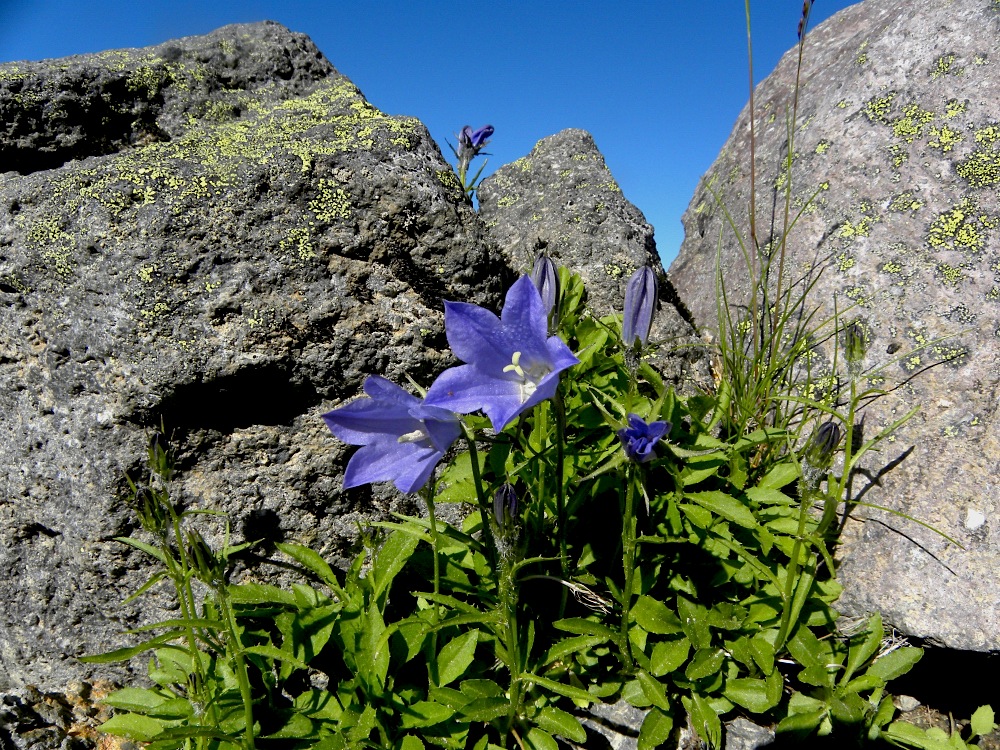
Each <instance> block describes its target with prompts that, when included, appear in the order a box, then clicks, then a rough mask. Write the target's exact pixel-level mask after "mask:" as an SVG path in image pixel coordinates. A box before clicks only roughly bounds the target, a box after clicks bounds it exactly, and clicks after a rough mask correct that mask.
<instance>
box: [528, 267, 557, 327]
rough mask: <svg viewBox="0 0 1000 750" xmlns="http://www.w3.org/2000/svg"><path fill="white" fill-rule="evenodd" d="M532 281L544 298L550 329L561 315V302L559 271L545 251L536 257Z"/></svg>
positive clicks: (543, 304) (543, 302) (543, 303)
mask: <svg viewBox="0 0 1000 750" xmlns="http://www.w3.org/2000/svg"><path fill="white" fill-rule="evenodd" d="M531 283H533V284H534V285H535V289H537V290H538V294H539V295H540V296H541V298H542V306H543V307H544V308H545V312H546V313H548V316H549V330H551V329H552V324H553V323H554V322H555V320H556V319H557V318H558V317H559V310H558V309H556V305H557V304H558V302H559V272H558V271H557V270H556V264H555V263H553V262H552V258H550V257H549V256H548V255H546V254H545V253H539V254H538V257H537V258H535V266H534V268H532V269H531Z"/></svg>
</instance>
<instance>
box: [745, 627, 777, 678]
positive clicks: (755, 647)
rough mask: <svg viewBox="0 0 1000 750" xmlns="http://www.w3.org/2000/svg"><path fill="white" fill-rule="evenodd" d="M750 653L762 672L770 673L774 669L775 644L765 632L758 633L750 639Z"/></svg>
mask: <svg viewBox="0 0 1000 750" xmlns="http://www.w3.org/2000/svg"><path fill="white" fill-rule="evenodd" d="M750 653H751V655H752V656H753V660H754V662H755V663H756V664H757V666H758V667H760V670H761V671H762V672H764V673H765V674H770V673H771V672H773V671H774V646H772V645H771V642H770V641H768V640H767V638H765V637H764V634H763V633H757V635H755V636H754V637H753V638H751V639H750Z"/></svg>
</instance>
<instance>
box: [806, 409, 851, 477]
mask: <svg viewBox="0 0 1000 750" xmlns="http://www.w3.org/2000/svg"><path fill="white" fill-rule="evenodd" d="M842 437H843V432H842V431H841V429H840V426H839V425H837V424H835V423H834V422H832V421H830V422H824V423H823V424H821V425H820V426H819V427H817V428H816V429H815V430H814V431H813V434H812V435H811V436H810V438H809V441H808V442H807V443H806V447H805V451H804V455H803V459H804V462H805V463H806V464H807V465H808V466H809V467H810V468H812V469H813V470H816V471H825V470H826V469H827V468H829V466H830V464H831V463H833V454H834V452H835V451H836V450H837V446H839V445H840V439H841V438H842Z"/></svg>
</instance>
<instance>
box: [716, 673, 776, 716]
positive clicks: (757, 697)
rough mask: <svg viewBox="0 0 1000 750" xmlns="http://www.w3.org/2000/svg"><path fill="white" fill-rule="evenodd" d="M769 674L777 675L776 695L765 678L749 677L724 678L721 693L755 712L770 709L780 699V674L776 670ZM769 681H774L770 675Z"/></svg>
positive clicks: (760, 712)
mask: <svg viewBox="0 0 1000 750" xmlns="http://www.w3.org/2000/svg"><path fill="white" fill-rule="evenodd" d="M771 674H772V675H775V676H777V680H778V682H777V684H778V686H779V687H778V691H777V695H775V691H774V690H773V689H772V688H771V686H770V685H769V684H768V682H767V681H766V680H759V679H754V678H751V677H742V678H738V679H735V680H726V686H725V689H724V690H723V691H722V694H723V695H724V696H726V697H727V698H728V699H729V700H731V701H732V702H733V703H737V704H739V705H741V706H743V708H746V709H749V710H750V711H752V712H753V713H755V714H762V713H764V712H766V711H770V710H771V709H772V708H774V707H775V706H777V705H778V702H779V701H780V700H781V687H780V686H781V675H780V674H778V673H777V672H772V673H771ZM771 682H774V677H771Z"/></svg>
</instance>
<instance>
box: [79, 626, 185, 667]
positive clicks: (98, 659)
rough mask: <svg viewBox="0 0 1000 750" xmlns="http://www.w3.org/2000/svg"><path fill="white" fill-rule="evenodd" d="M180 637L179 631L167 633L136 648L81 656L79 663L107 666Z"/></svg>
mask: <svg viewBox="0 0 1000 750" xmlns="http://www.w3.org/2000/svg"><path fill="white" fill-rule="evenodd" d="M180 636H181V633H180V631H176V630H175V631H171V632H169V633H162V634H161V635H158V636H156V637H155V638H150V639H148V640H145V641H143V642H142V643H140V644H139V645H138V646H130V647H128V648H119V649H115V650H114V651H106V652H105V653H103V654H91V655H88V656H81V657H80V658H79V659H80V661H82V662H84V663H86V664H107V663H109V662H113V661H127V660H128V659H131V658H133V657H135V656H138V655H139V654H141V653H143V652H144V651H149V650H151V649H153V648H156V647H157V646H162V645H163V644H165V643H170V641H173V640H176V639H177V638H178V637H180Z"/></svg>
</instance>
